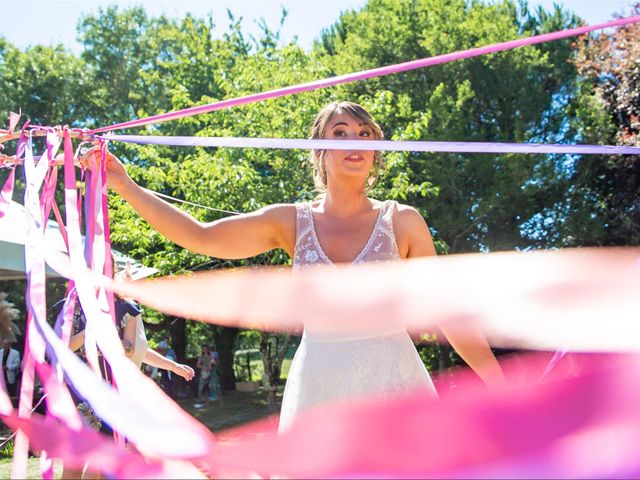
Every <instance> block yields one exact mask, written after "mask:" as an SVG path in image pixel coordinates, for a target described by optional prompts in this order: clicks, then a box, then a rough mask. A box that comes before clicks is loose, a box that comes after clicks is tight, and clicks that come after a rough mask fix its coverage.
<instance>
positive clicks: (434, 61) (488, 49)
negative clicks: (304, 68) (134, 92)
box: [86, 15, 640, 135]
mask: <svg viewBox="0 0 640 480" xmlns="http://www.w3.org/2000/svg"><path fill="white" fill-rule="evenodd" d="M638 21H640V15H637V16H634V17H629V18H620V19H618V20H613V21H611V22H607V23H601V24H598V25H592V26H585V27H578V28H571V29H568V30H560V31H557V32H551V33H545V34H542V35H535V36H533V37H529V38H520V39H517V40H511V41H508V42H502V43H496V44H493V45H487V46H484V47H478V48H471V49H469V50H463V51H460V52H454V53H447V54H445V55H437V56H435V57H427V58H423V59H420V60H413V61H410V62H405V63H398V64H396V65H389V66H386V67H380V68H373V69H371V70H364V71H361V72H355V73H349V74H346V75H339V76H337V77H331V78H327V79H324V80H316V81H313V82H308V83H302V84H299V85H294V86H290V87H284V88H279V89H276V90H270V91H267V92H262V93H255V94H252V95H247V96H244V97H238V98H233V99H229V100H222V101H219V102H214V103H210V104H207V105H200V106H196V107H191V108H185V109H182V110H176V111H174V112H168V113H163V114H161V115H154V116H150V117H145V118H138V119H136V120H130V121H128V122H123V123H117V124H115V125H110V126H108V127H101V128H96V129H94V130H89V131H88V132H86V133H87V134H88V135H91V134H95V133H100V132H108V131H112V130H123V129H125V128H132V127H141V126H143V125H149V124H152V123H160V122H166V121H169V120H175V119H178V118H183V117H188V116H192V115H199V114H202V113H207V112H212V111H215V110H222V109H225V108H231V107H236V106H238V105H244V104H247V103H253V102H259V101H262V100H267V99H271V98H278V97H284V96H286V95H293V94H296V93H301V92H308V91H312V90H317V89H319V88H325V87H329V86H333V85H340V84H342V83H350V82H355V81H358V80H365V79H368V78H374V77H382V76H385V75H392V74H394V73H400V72H407V71H410V70H415V69H418V68H425V67H431V66H433V65H439V64H442V63H448V62H453V61H456V60H462V59H463V58H472V57H478V56H480V55H486V54H489V53H495V52H502V51H505V50H512V49H514V48H519V47H524V46H526V45H536V44H539V43H544V42H550V41H553V40H559V39H562V38H567V37H574V36H577V35H583V34H585V33H589V32H593V31H595V30H602V29H605V28H611V27H618V26H621V25H628V24H630V23H635V22H638Z"/></svg>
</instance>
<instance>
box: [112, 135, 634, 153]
mask: <svg viewBox="0 0 640 480" xmlns="http://www.w3.org/2000/svg"><path fill="white" fill-rule="evenodd" d="M103 138H105V139H109V140H114V141H119V142H125V143H138V144H143V145H144V144H152V145H173V146H184V147H231V148H281V149H301V150H385V151H393V152H449V153H532V154H577V155H596V154H600V155H640V147H629V146H618V145H563V144H545V143H496V142H427V141H390V140H306V139H285V138H242V137H180V136H156V135H153V136H150V135H109V136H105V137H103Z"/></svg>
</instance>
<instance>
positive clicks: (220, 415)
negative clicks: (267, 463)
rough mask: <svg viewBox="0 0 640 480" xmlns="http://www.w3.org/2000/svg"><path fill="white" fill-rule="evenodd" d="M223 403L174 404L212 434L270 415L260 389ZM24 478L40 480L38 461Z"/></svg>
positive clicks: (1, 473)
mask: <svg viewBox="0 0 640 480" xmlns="http://www.w3.org/2000/svg"><path fill="white" fill-rule="evenodd" d="M282 391H283V388H282V387H280V388H279V391H278V395H277V405H276V410H277V411H279V410H280V402H281V401H282ZM223 401H224V403H223V404H222V405H221V404H219V403H218V402H212V403H209V404H207V403H205V402H198V401H197V400H196V399H187V400H179V401H178V404H179V405H180V406H181V407H182V408H183V409H184V410H185V411H186V412H187V413H189V414H190V415H192V416H193V417H195V418H196V419H197V420H198V421H199V422H201V423H202V424H204V425H205V426H206V427H208V428H209V429H210V430H211V431H212V432H213V433H214V435H215V434H218V433H223V434H224V432H225V430H227V429H229V428H232V427H237V426H240V425H244V424H246V423H249V422H252V421H254V420H259V419H261V418H264V417H267V416H269V415H272V413H273V412H270V411H269V410H268V409H267V397H266V394H265V392H264V390H263V389H260V390H258V391H257V392H253V393H250V392H227V393H225V394H224V396H223ZM61 471H62V465H61V463H60V462H55V464H54V473H55V478H60V475H61ZM3 478H11V458H6V457H5V458H0V479H3ZM27 478H41V477H40V461H39V459H38V458H37V457H31V458H29V466H28V471H27Z"/></svg>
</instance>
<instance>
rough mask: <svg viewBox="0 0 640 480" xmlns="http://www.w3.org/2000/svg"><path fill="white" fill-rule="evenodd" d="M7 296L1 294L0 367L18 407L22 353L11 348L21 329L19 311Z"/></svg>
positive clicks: (9, 391)
mask: <svg viewBox="0 0 640 480" xmlns="http://www.w3.org/2000/svg"><path fill="white" fill-rule="evenodd" d="M6 298H7V294H6V293H4V292H3V293H0V341H1V342H2V343H1V345H2V348H0V366H2V373H3V375H4V380H5V384H6V386H7V392H8V394H9V396H10V397H11V399H12V402H13V404H14V406H16V405H17V395H18V385H19V384H20V371H21V365H20V352H18V350H16V349H15V348H11V346H12V345H13V344H14V343H15V342H16V341H17V337H16V336H17V335H19V334H20V329H19V328H18V325H16V323H15V321H16V320H17V319H18V316H19V313H20V312H19V311H18V309H16V308H14V306H13V304H12V303H11V302H8V301H7V300H6Z"/></svg>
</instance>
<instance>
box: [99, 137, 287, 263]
mask: <svg viewBox="0 0 640 480" xmlns="http://www.w3.org/2000/svg"><path fill="white" fill-rule="evenodd" d="M94 154H95V155H96V157H97V158H96V159H97V161H101V154H100V151H99V150H98V149H96V150H95V151H94ZM106 168H107V185H108V186H109V188H111V189H112V190H114V191H116V192H117V193H118V194H120V196H122V198H124V200H126V201H127V202H128V203H129V204H130V205H131V206H132V207H133V208H134V209H135V210H136V211H137V212H138V213H139V214H140V215H141V216H142V218H144V219H145V220H146V221H147V222H148V223H149V224H150V225H151V226H152V227H153V228H155V229H156V230H157V231H158V233H160V234H161V235H163V236H164V237H166V238H168V239H169V240H171V241H173V242H175V243H177V244H178V245H180V246H181V247H184V248H186V249H188V250H191V251H193V252H195V253H200V254H203V255H208V256H211V257H216V258H226V259H239V258H247V257H252V256H254V255H258V254H260V253H264V252H267V251H269V250H273V249H276V248H282V249H284V250H285V251H286V252H287V253H288V254H289V255H293V246H294V242H295V221H296V213H295V206H294V205H292V204H278V205H270V206H267V207H264V208H261V209H260V210H257V211H255V212H252V213H247V214H241V215H237V216H233V217H227V218H223V219H220V220H216V221H215V222H210V223H203V222H200V221H198V220H197V219H195V218H194V217H192V216H191V215H189V214H188V213H185V212H183V211H182V210H180V209H179V208H176V207H174V206H173V205H171V204H169V203H167V202H165V201H164V200H161V199H160V198H158V197H157V196H155V195H154V194H153V193H151V192H149V191H148V190H145V189H143V188H142V187H140V186H139V185H137V184H136V183H135V182H134V181H133V180H132V179H131V177H129V175H128V174H127V171H126V170H125V168H124V166H123V165H122V163H121V162H120V160H118V158H116V157H115V155H113V154H111V153H108V154H107V165H106Z"/></svg>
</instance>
